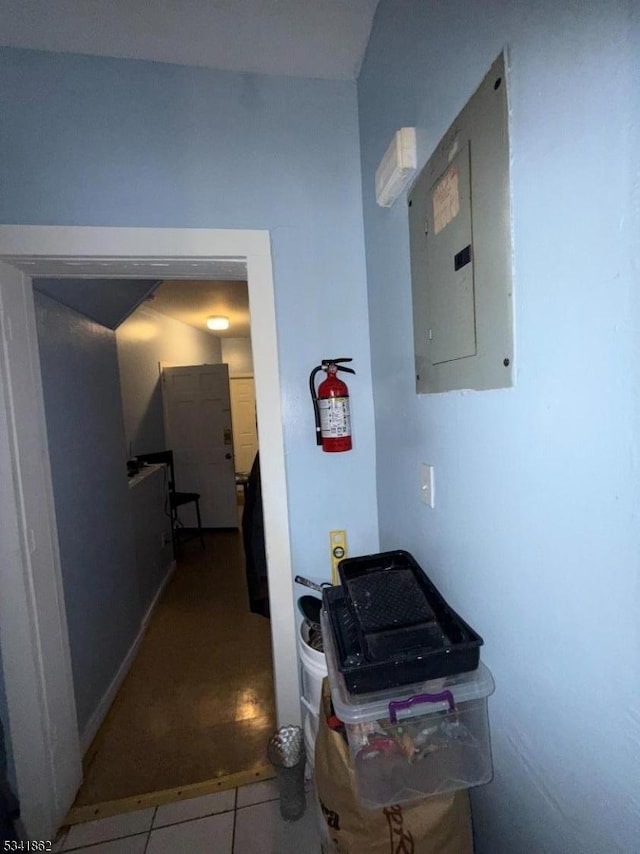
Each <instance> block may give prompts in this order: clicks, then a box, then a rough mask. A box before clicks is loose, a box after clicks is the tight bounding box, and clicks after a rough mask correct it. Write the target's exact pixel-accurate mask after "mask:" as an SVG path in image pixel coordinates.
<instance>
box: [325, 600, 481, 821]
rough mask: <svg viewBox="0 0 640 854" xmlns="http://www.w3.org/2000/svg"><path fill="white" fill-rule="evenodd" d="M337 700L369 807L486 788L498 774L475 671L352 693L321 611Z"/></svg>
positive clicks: (333, 694) (363, 797)
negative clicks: (492, 756) (337, 661)
mask: <svg viewBox="0 0 640 854" xmlns="http://www.w3.org/2000/svg"><path fill="white" fill-rule="evenodd" d="M322 630H323V638H324V647H325V654H326V658H327V668H328V672H329V682H330V684H331V698H332V700H333V705H334V709H335V713H336V715H337V717H338V718H340V720H341V721H342V722H343V723H344V724H345V727H346V731H347V738H348V740H349V750H350V752H351V758H352V761H353V768H354V775H355V781H356V787H357V792H358V797H359V798H360V800H361V801H362V803H363V804H364V805H365V806H366V807H369V808H371V809H375V808H378V807H383V806H386V805H388V804H401V803H406V802H409V801H413V800H417V799H419V798H425V797H429V796H431V795H441V794H444V793H445V792H453V791H455V790H457V789H468V788H471V787H472V786H479V785H482V784H483V783H488V782H489V781H490V780H491V778H492V776H493V765H492V761H491V744H490V740H489V719H488V712H487V698H488V697H489V695H490V694H492V693H493V691H494V688H495V685H494V682H493V677H492V676H491V673H490V671H489V669H488V667H486V666H485V665H484V664H482V663H480V665H479V667H478V669H477V670H474V671H472V672H470V673H460V674H457V675H455V676H446V677H443V678H441V679H434V680H431V681H428V682H420V683H416V684H413V685H404V686H402V687H401V688H391V689H386V690H382V691H378V692H373V693H370V694H350V693H349V692H348V691H347V689H346V687H345V682H344V677H343V676H342V674H341V673H340V672H339V670H338V668H337V666H336V659H335V652H334V640H333V636H332V633H331V629H330V626H329V623H328V619H327V614H326V612H324V611H323V613H322Z"/></svg>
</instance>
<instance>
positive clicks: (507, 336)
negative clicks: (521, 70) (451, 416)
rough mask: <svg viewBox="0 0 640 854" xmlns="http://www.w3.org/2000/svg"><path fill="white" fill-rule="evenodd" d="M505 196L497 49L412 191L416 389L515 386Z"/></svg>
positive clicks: (504, 118) (502, 83)
mask: <svg viewBox="0 0 640 854" xmlns="http://www.w3.org/2000/svg"><path fill="white" fill-rule="evenodd" d="M509 198H510V192H509V141H508V107H507V85H506V79H505V62H504V57H503V56H502V55H501V56H500V57H498V59H497V60H496V61H495V62H494V64H493V66H492V67H491V70H490V72H489V74H488V75H487V76H486V77H485V78H484V80H483V81H482V83H481V84H480V86H479V88H478V89H477V91H476V92H475V93H474V94H473V95H472V97H471V99H470V100H469V101H468V103H467V104H466V106H465V107H464V108H463V110H462V112H461V113H460V114H459V116H458V117H457V118H456V120H455V121H454V123H453V124H452V125H451V127H450V128H449V130H448V131H447V132H446V134H445V135H444V137H443V138H442V140H441V141H440V143H439V145H438V146H437V148H436V149H435V151H434V153H433V154H432V156H431V158H430V159H429V161H428V162H427V164H426V166H425V167H424V169H423V170H422V172H421V173H420V176H419V178H418V180H417V181H416V183H415V185H414V187H413V189H412V190H411V192H410V193H409V199H408V201H409V230H410V240H411V280H412V291H413V327H414V346H415V365H416V391H417V392H418V393H419V394H427V393H430V392H443V391H450V390H452V389H462V388H469V389H490V388H505V387H508V386H511V385H513V367H514V366H513V300H512V277H511V265H512V253H511V217H510V208H509Z"/></svg>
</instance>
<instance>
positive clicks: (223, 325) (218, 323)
mask: <svg viewBox="0 0 640 854" xmlns="http://www.w3.org/2000/svg"><path fill="white" fill-rule="evenodd" d="M207 326H208V327H209V329H218V330H220V329H228V328H229V318H228V317H221V316H220V315H216V316H214V317H207Z"/></svg>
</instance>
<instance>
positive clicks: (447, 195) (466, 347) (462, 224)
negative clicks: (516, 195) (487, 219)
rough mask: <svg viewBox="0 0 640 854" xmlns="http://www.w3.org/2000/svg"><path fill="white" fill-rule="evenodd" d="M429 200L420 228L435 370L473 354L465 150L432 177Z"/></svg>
mask: <svg viewBox="0 0 640 854" xmlns="http://www.w3.org/2000/svg"><path fill="white" fill-rule="evenodd" d="M431 199H432V204H431V211H428V212H427V220H426V223H425V231H426V240H427V281H428V282H431V287H430V289H429V295H428V301H429V303H428V304H429V311H428V315H427V326H428V332H427V341H428V346H429V353H430V356H431V360H432V362H433V363H434V364H436V365H437V364H440V363H441V362H450V361H451V360H453V359H462V358H464V357H468V356H474V355H475V353H476V309H475V298H474V292H473V260H472V255H471V247H472V235H471V180H470V175H469V146H468V145H465V146H464V148H463V149H462V151H460V152H459V153H458V154H457V155H456V157H454V159H453V160H452V162H451V165H450V166H448V167H447V169H446V170H445V173H444V175H441V176H440V178H438V180H437V181H436V183H435V185H434V186H433V187H432V189H431ZM456 258H457V259H458V260H457V261H456V260H455V259H456ZM452 259H453V263H452Z"/></svg>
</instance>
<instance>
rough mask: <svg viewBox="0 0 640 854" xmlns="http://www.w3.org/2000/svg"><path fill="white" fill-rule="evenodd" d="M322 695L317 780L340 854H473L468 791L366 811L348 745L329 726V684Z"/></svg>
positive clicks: (326, 815)
mask: <svg viewBox="0 0 640 854" xmlns="http://www.w3.org/2000/svg"><path fill="white" fill-rule="evenodd" d="M322 692H323V696H322V704H321V707H320V727H319V731H318V738H317V740H316V750H315V778H316V788H317V792H318V799H319V801H320V809H321V811H322V816H323V819H324V821H325V823H326V831H327V835H328V837H329V838H330V840H331V843H332V844H333V847H334V851H335V852H336V854H473V837H472V831H471V811H470V807H469V796H468V793H467V792H466V791H464V790H463V791H459V792H452V793H451V794H448V795H438V796H437V797H432V798H425V799H423V800H421V801H416V802H414V803H411V804H407V805H406V806H401V805H390V806H387V807H384V808H382V809H375V810H369V809H366V808H365V807H363V806H362V804H361V803H360V801H359V800H358V796H357V794H356V785H355V779H354V772H353V767H352V764H351V754H350V753H349V748H348V746H347V743H346V742H345V740H344V738H343V737H342V735H340V734H339V733H337V732H335V731H333V730H330V729H329V727H328V726H327V720H326V719H327V714H328V711H329V704H330V692H329V683H328V680H327V679H325V680H324V684H323V689H322Z"/></svg>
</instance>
